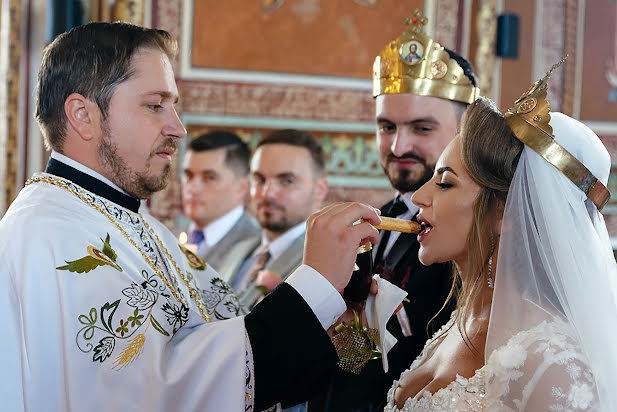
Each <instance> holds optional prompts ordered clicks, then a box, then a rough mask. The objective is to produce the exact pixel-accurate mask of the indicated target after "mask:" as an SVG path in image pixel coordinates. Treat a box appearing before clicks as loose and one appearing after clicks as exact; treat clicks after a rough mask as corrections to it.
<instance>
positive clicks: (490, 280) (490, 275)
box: [488, 255, 495, 289]
mask: <svg viewBox="0 0 617 412" xmlns="http://www.w3.org/2000/svg"><path fill="white" fill-rule="evenodd" d="M488 287H489V288H491V289H493V288H495V285H493V255H491V256H490V257H489V258H488Z"/></svg>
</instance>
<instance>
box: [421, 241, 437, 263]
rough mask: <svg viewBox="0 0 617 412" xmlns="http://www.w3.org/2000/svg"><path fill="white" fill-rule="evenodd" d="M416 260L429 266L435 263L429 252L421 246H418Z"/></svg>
mask: <svg viewBox="0 0 617 412" xmlns="http://www.w3.org/2000/svg"><path fill="white" fill-rule="evenodd" d="M418 260H419V261H420V263H422V264H423V265H424V266H429V265H432V264H433V263H435V262H434V261H433V259H431V256H430V254H428V253H426V250H422V247H421V246H420V250H419V251H418Z"/></svg>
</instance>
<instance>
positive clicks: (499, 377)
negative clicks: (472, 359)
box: [484, 319, 597, 410]
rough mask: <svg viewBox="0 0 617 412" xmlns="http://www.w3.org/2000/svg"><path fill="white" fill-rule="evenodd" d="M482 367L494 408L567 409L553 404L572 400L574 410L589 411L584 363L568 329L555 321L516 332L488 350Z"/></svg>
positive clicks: (589, 381) (591, 391)
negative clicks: (500, 344)
mask: <svg viewBox="0 0 617 412" xmlns="http://www.w3.org/2000/svg"><path fill="white" fill-rule="evenodd" d="M484 369H485V370H484V372H485V382H486V385H487V394H488V393H489V390H490V399H492V402H494V403H495V405H496V404H498V405H500V408H496V410H497V409H498V410H501V406H505V405H507V406H508V407H510V408H512V409H514V410H540V409H537V408H536V407H538V406H542V409H543V410H549V408H547V407H546V406H547V405H551V408H553V409H550V410H570V409H567V408H566V409H559V408H560V407H562V406H564V405H567V404H572V403H573V402H574V403H576V404H577V405H579V407H580V410H595V409H594V407H595V405H596V402H597V392H596V388H595V381H594V378H593V375H592V372H591V368H590V367H589V361H588V359H587V357H586V356H585V354H584V353H583V351H582V349H581V346H580V344H579V340H578V339H577V337H576V334H575V332H574V330H573V329H572V328H571V327H570V326H569V325H568V324H567V323H564V322H563V321H561V320H559V319H550V320H545V321H542V322H540V323H539V324H537V325H536V326H534V327H532V328H530V329H527V330H523V331H520V332H518V333H516V334H515V335H513V336H512V337H511V338H510V339H509V340H508V341H507V342H506V343H505V344H504V345H502V346H500V347H498V348H497V349H495V350H493V351H492V353H491V354H490V355H489V357H488V360H487V362H486V365H485V368H484ZM547 394H550V396H548V397H547ZM492 405H493V404H492ZM493 406H494V405H493ZM532 406H533V407H532ZM534 408H536V409H534ZM577 410H578V409H577Z"/></svg>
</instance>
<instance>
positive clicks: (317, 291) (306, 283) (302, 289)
mask: <svg viewBox="0 0 617 412" xmlns="http://www.w3.org/2000/svg"><path fill="white" fill-rule="evenodd" d="M285 282H287V283H288V284H289V285H291V286H292V287H293V288H294V289H295V290H296V291H297V292H298V293H299V294H300V295H301V296H302V297H303V298H304V300H305V301H306V303H307V304H308V305H309V307H310V308H311V310H312V311H313V313H314V314H315V316H317V319H318V320H319V323H321V326H323V328H324V329H328V328H329V327H330V326H332V325H333V324H334V322H336V320H337V319H338V318H339V317H340V316H341V315H342V314H343V312H345V310H347V305H346V304H345V301H344V300H343V297H342V296H341V294H340V293H339V292H338V290H336V289H335V288H334V286H332V284H331V283H330V282H329V281H328V280H327V279H326V278H324V277H323V276H322V275H321V274H320V273H319V272H317V271H316V270H315V269H313V268H312V267H310V266H308V265H305V264H302V265H300V267H299V268H298V269H296V270H295V271H294V272H293V273H292V274H291V276H289V277H288V278H287V280H285Z"/></svg>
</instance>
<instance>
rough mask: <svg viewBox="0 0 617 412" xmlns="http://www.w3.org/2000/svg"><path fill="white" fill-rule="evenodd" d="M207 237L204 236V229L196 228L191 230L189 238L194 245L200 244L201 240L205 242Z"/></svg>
mask: <svg viewBox="0 0 617 412" xmlns="http://www.w3.org/2000/svg"><path fill="white" fill-rule="evenodd" d="M204 239H205V236H204V231H203V230H199V229H195V230H193V231H191V233H189V240H188V242H189V243H190V244H192V245H199V244H200V243H201V242H203V241H204Z"/></svg>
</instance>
